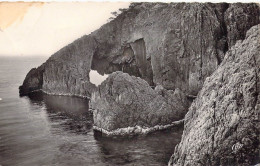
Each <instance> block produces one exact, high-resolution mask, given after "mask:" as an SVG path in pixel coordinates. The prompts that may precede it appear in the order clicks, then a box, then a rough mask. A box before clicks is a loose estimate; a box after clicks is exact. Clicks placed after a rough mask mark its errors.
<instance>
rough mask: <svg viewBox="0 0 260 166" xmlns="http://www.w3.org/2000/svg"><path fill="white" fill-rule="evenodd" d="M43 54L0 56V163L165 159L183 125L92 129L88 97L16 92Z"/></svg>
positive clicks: (48, 165) (68, 164)
mask: <svg viewBox="0 0 260 166" xmlns="http://www.w3.org/2000/svg"><path fill="white" fill-rule="evenodd" d="M47 58H48V57H40V56H32V57H27V56H26V57H21V56H20V57H14V56H12V57H7V56H0V165H1V166H74V165H75V166H81V165H83V166H110V165H111V166H118V165H125V166H142V165H144V166H148V165H149V166H161V165H162V166H163V165H167V163H168V161H169V159H170V156H171V155H172V154H173V152H174V148H175V146H176V144H178V143H179V142H180V140H181V135H182V131H183V128H182V127H179V128H172V129H168V130H164V131H158V132H154V133H150V134H148V135H142V136H131V137H130V136H129V137H104V135H102V134H101V133H99V132H94V131H93V129H92V126H93V118H92V113H91V111H90V110H89V107H88V100H87V99H83V98H78V97H68V96H51V95H46V94H43V93H41V92H36V93H33V94H31V95H30V96H25V97H20V96H19V90H18V88H19V86H20V85H21V84H22V82H23V80H24V78H25V76H26V74H27V73H28V72H29V70H30V69H31V68H33V67H37V66H39V65H41V64H42V63H43V62H45V61H46V60H47Z"/></svg>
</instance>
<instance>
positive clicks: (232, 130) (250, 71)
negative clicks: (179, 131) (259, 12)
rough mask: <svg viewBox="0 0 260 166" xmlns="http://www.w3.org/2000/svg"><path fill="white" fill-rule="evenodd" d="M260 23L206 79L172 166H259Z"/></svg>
mask: <svg viewBox="0 0 260 166" xmlns="http://www.w3.org/2000/svg"><path fill="white" fill-rule="evenodd" d="M259 114H260V25H257V26H254V27H253V28H251V29H250V30H249V31H248V32H247V34H246V39H245V40H244V41H238V42H237V43H236V44H235V45H234V46H233V47H231V49H230V50H229V51H228V52H227V54H226V55H225V59H224V60H223V62H222V63H221V65H220V66H219V68H218V69H217V70H216V71H215V72H214V73H213V74H212V75H211V76H210V77H209V78H207V79H206V81H205V83H204V85H203V88H202V90H201V91H200V92H199V95H198V97H197V98H196V99H195V101H194V102H193V103H192V105H191V107H190V108H189V112H188V113H187V115H186V116H185V126H184V132H183V136H182V140H181V143H180V144H179V145H178V146H177V147H176V148H175V153H174V155H173V156H172V159H171V161H170V162H169V165H254V164H257V162H260V159H259V149H260V146H259V134H260V126H259Z"/></svg>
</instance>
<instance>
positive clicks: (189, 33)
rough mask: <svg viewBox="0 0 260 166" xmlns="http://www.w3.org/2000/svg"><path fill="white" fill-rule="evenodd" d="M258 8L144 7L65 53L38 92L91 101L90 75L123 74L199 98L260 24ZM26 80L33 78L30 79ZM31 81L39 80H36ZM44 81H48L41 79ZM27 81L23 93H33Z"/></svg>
mask: <svg viewBox="0 0 260 166" xmlns="http://www.w3.org/2000/svg"><path fill="white" fill-rule="evenodd" d="M258 16H259V9H258V7H257V5H256V4H224V3H222V4H209V3H170V4H164V3H140V4H136V5H131V6H130V8H129V9H128V10H127V11H125V12H123V13H122V14H120V15H119V16H118V17H117V18H115V19H114V20H112V21H111V22H109V23H107V24H105V25H104V26H102V27H101V28H100V29H98V30H97V31H95V32H93V33H92V34H90V35H87V36H83V37H82V38H80V39H78V40H76V41H75V42H73V43H72V44H70V45H68V46H66V47H65V48H63V49H61V50H60V51H58V52H57V53H55V54H54V55H52V57H51V58H50V59H49V60H48V61H47V62H46V63H45V65H44V66H42V68H44V70H40V69H39V70H38V69H37V72H38V73H40V74H39V75H38V76H37V79H38V80H43V81H39V83H38V85H37V86H34V87H37V88H41V87H42V89H43V90H44V91H46V92H48V93H54V94H71V95H87V96H89V95H90V93H91V89H92V88H87V87H94V86H92V84H91V83H90V82H89V71H90V69H94V70H97V71H98V72H99V73H100V74H103V73H112V72H114V71H123V72H126V73H129V74H130V75H134V76H138V77H141V78H143V79H144V80H146V81H147V82H148V83H149V84H150V85H157V84H161V85H162V86H163V87H164V88H166V89H172V90H174V89H175V88H179V89H181V90H182V91H184V92H185V93H187V94H192V95H196V94H197V93H198V91H199V90H200V89H201V87H202V84H203V82H204V80H205V78H206V77H208V76H209V75H210V74H211V73H212V72H213V71H214V70H215V69H216V68H217V66H218V64H219V63H220V62H221V61H222V59H223V57H224V53H225V52H226V51H227V49H228V48H229V47H231V46H232V45H233V44H234V43H235V41H236V40H238V39H243V38H244V34H245V32H246V30H248V29H249V28H250V27H251V26H253V25H256V24H257V23H258V22H259V17H258ZM27 77H30V73H28V75H27ZM32 77H34V78H35V77H36V76H35V75H33V76H32ZM39 77H43V78H39ZM28 81H30V79H26V80H25V81H24V83H23V85H22V86H21V89H23V90H21V91H20V93H21V94H26V93H23V92H30V91H31V89H34V88H31V87H29V86H27V85H30V83H28Z"/></svg>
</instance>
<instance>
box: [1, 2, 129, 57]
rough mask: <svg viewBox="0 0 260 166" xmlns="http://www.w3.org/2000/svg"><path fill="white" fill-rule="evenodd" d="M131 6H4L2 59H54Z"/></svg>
mask: <svg viewBox="0 0 260 166" xmlns="http://www.w3.org/2000/svg"><path fill="white" fill-rule="evenodd" d="M129 4H130V3H129V2H45V3H43V2H30V3H29V2H27V3H24V2H0V56H1V55H2V56H50V55H52V54H53V53H55V52H56V51H58V50H59V49H61V48H62V47H64V46H66V45H67V44H69V43H71V42H73V41H74V40H76V39H77V38H79V37H81V36H83V35H85V34H89V33H91V32H92V31H94V30H96V29H98V28H99V27H100V26H101V25H103V24H105V23H106V22H107V20H108V19H109V17H111V16H112V15H111V12H113V11H117V10H118V9H119V8H127V7H128V6H129Z"/></svg>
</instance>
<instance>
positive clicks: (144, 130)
mask: <svg viewBox="0 0 260 166" xmlns="http://www.w3.org/2000/svg"><path fill="white" fill-rule="evenodd" d="M182 123H184V119H182V120H178V121H174V122H172V123H171V124H168V125H156V126H154V127H141V126H135V127H126V128H119V129H116V130H112V131H107V130H105V129H102V128H99V127H97V126H93V130H97V131H100V132H102V133H104V134H106V135H107V136H116V135H117V136H123V135H138V134H148V133H151V132H154V131H159V130H164V129H169V128H171V127H175V126H178V125H180V124H182Z"/></svg>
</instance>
